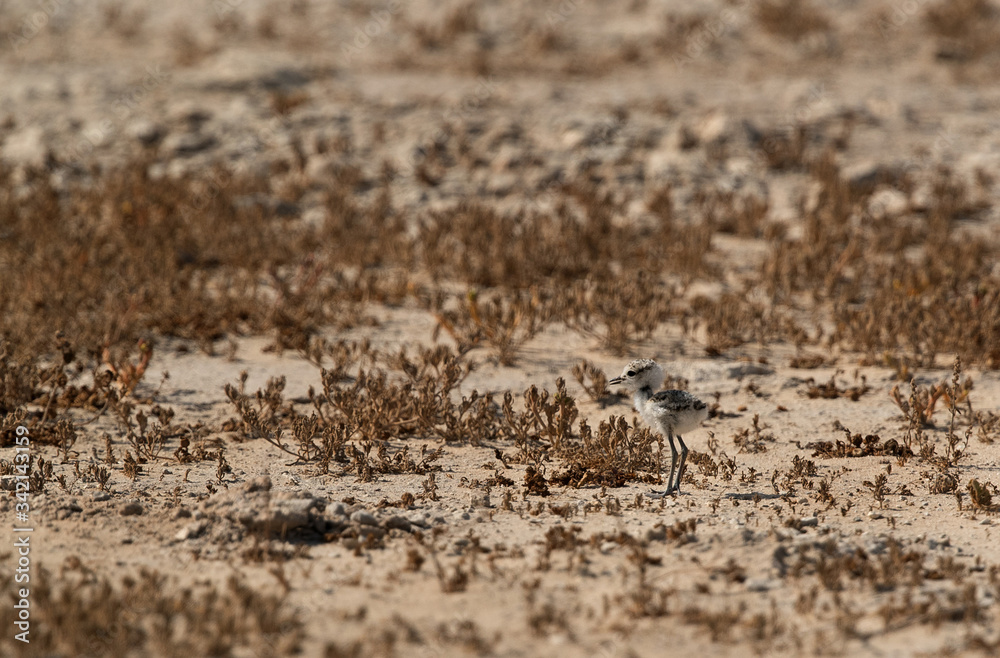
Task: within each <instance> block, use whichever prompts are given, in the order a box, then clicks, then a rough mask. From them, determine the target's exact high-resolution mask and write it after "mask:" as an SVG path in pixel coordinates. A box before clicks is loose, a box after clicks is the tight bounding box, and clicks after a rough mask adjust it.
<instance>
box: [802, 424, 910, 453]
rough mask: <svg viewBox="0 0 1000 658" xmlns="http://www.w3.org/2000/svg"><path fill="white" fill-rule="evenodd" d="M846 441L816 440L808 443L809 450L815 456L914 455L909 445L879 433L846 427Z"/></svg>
mask: <svg viewBox="0 0 1000 658" xmlns="http://www.w3.org/2000/svg"><path fill="white" fill-rule="evenodd" d="M845 434H846V435H847V440H846V441H841V440H839V439H838V440H837V441H814V442H811V443H808V444H806V448H807V449H808V450H812V451H813V453H812V456H813V457H824V458H827V459H829V458H832V457H871V456H883V457H884V456H893V457H902V456H912V455H913V451H911V450H910V449H909V448H908V447H907V446H904V445H900V443H899V441H897V440H896V439H886V440H885V441H883V440H882V438H881V437H880V436H879V435H878V434H868V435H866V436H861V435H860V434H851V432H850V430H846V429H845Z"/></svg>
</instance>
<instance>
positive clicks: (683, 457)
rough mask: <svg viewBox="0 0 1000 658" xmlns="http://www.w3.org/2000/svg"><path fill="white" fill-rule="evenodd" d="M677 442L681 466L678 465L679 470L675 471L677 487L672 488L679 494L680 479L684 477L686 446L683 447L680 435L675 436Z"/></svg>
mask: <svg viewBox="0 0 1000 658" xmlns="http://www.w3.org/2000/svg"><path fill="white" fill-rule="evenodd" d="M677 440H678V441H679V442H680V444H681V465H680V468H678V469H677V485H676V486H675V487H674V489H675V490H676V491H677V493H680V492H681V478H682V477H684V462H686V461H687V456H688V447H687V446H686V445H684V439H682V438H681V435H680V434H678V435H677Z"/></svg>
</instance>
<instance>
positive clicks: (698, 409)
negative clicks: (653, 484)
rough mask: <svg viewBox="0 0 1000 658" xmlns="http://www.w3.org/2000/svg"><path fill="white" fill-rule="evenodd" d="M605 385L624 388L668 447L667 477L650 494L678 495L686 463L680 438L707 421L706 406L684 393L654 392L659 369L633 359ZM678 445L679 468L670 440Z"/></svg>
mask: <svg viewBox="0 0 1000 658" xmlns="http://www.w3.org/2000/svg"><path fill="white" fill-rule="evenodd" d="M608 384H616V385H621V386H624V387H625V388H626V389H628V390H629V391H631V392H632V393H633V395H634V400H635V409H636V411H638V412H639V416H641V417H642V419H643V420H644V421H645V422H646V424H647V425H649V426H650V428H652V429H654V430H658V431H659V432H660V433H661V434H663V435H665V436H666V437H667V441H668V442H669V443H670V477H669V478H668V479H667V488H666V490H665V491H664V492H663V493H658V492H655V491H654V492H653V493H654V494H655V495H657V496H666V495H668V494H671V493H675V492H676V493H678V494H679V493H680V492H681V476H682V475H684V462H685V461H686V460H687V454H688V448H687V446H686V445H685V444H684V439H683V438H681V435H682V434H687V433H688V432H690V431H691V430H693V429H697V428H698V427H699V426H700V425H701V422H702V421H703V420H705V419H706V418H708V405H706V404H705V403H704V402H702V401H701V400H699V399H698V398H696V397H695V396H693V395H691V394H690V393H688V392H687V391H676V390H666V391H659V392H656V389H657V388H659V387H660V386H661V385H662V384H663V368H661V367H660V365H659V364H658V363H657V362H656V361H653V360H652V359H634V360H632V361H629V362H628V365H626V366H625V369H624V370H622V374H621V375H620V376H618V377H615V378H613V379H611V380H609V381H608ZM675 436H676V437H677V441H678V443H680V444H681V450H680V466H679V467H678V464H677V447H676V446H675V445H674V437H675ZM675 469H676V471H677V481H676V482H675V481H674V471H675Z"/></svg>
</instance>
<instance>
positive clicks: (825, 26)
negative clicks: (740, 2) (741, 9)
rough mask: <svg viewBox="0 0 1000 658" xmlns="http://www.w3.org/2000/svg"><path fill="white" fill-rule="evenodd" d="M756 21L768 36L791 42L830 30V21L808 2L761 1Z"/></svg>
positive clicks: (795, 0)
mask: <svg viewBox="0 0 1000 658" xmlns="http://www.w3.org/2000/svg"><path fill="white" fill-rule="evenodd" d="M756 19H757V23H758V25H760V26H761V28H763V29H764V31H766V32H768V33H769V34H773V35H775V36H779V37H783V38H785V39H791V40H793V41H799V40H801V39H802V38H803V37H806V36H808V35H810V34H812V33H813V32H825V31H827V30H829V29H830V20H829V19H828V18H827V17H826V15H824V14H823V12H821V11H820V10H819V9H817V8H816V7H814V6H813V5H812V3H810V2H809V0H763V1H762V2H760V3H759V4H758V5H757V12H756Z"/></svg>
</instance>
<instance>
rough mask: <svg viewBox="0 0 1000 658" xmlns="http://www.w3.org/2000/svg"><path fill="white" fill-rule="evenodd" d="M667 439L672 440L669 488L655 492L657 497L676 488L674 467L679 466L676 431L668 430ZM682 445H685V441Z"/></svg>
mask: <svg viewBox="0 0 1000 658" xmlns="http://www.w3.org/2000/svg"><path fill="white" fill-rule="evenodd" d="M667 441H669V442H670V477H668V478H667V488H666V490H665V491H664V492H663V493H657V492H656V491H654V492H653V494H654V496H655V497H658V498H662V497H663V496H666V495H668V494H670V493H671V492H672V491H673V490H674V468H675V467H676V466H677V447H676V446H675V445H674V433H673V432H667ZM681 445H684V444H683V443H682V444H681Z"/></svg>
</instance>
